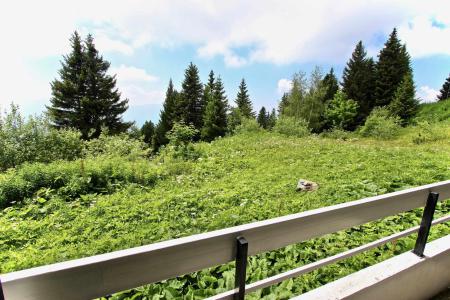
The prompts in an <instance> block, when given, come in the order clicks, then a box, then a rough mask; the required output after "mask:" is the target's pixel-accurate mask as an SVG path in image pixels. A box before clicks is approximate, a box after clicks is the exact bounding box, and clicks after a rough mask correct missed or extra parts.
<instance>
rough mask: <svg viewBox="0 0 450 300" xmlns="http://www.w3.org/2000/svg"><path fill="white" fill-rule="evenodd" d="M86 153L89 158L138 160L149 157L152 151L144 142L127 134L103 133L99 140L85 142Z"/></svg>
mask: <svg viewBox="0 0 450 300" xmlns="http://www.w3.org/2000/svg"><path fill="white" fill-rule="evenodd" d="M84 153H85V155H86V156H87V157H95V156H99V155H108V156H121V157H124V156H128V157H130V158H136V157H145V156H148V154H149V153H150V149H149V148H148V145H147V144H146V143H145V142H144V141H142V140H140V139H135V138H133V137H131V136H130V135H128V134H126V133H122V134H119V135H106V133H105V132H102V134H101V135H100V136H99V137H98V138H97V139H92V140H89V141H85V142H84Z"/></svg>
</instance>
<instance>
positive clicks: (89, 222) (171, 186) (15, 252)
mask: <svg viewBox="0 0 450 300" xmlns="http://www.w3.org/2000/svg"><path fill="white" fill-rule="evenodd" d="M195 148H196V149H197V151H199V153H201V155H200V158H199V159H198V160H197V161H179V160H173V159H169V158H167V157H163V158H161V157H160V158H157V159H155V160H154V161H148V160H145V159H139V158H117V157H116V158H111V157H108V158H106V157H105V158H98V159H96V160H86V161H74V162H64V161H61V162H55V163H52V164H50V165H47V166H45V167H44V166H39V165H25V166H23V167H22V168H21V169H19V170H17V171H14V172H13V173H11V174H4V175H3V179H2V178H0V185H1V184H2V180H3V182H6V181H8V180H10V179H11V178H13V177H14V178H15V180H17V182H19V183H20V184H22V185H20V184H19V183H18V186H24V187H30V186H32V185H31V183H33V184H35V182H36V180H39V182H40V185H36V186H38V187H39V190H38V191H37V192H33V193H32V196H29V197H27V198H26V199H25V200H24V201H25V202H24V203H23V204H20V203H18V204H15V205H13V206H11V207H9V208H6V209H4V210H2V211H0V272H1V273H4V272H10V271H14V270H19V269H24V268H29V267H32V266H38V265H43V264H49V263H53V262H58V261H64V260H68V259H73V258H78V257H83V256H89V255H94V254H98V253H105V252H109V251H114V250H118V249H124V248H129V247H134V246H139V245H144V244H149V243H152V242H156V241H161V240H167V239H171V238H177V237H181V236H187V235H191V234H195V233H200V232H206V231H210V230H214V229H219V228H225V227H229V226H234V225H238V224H244V223H249V222H253V221H256V220H264V219H267V218H272V217H277V216H281V215H286V214H290V213H296V212H300V211H306V210H309V209H314V208H318V207H322V206H328V205H333V204H337V203H342V202H346V201H351V200H356V199H359V198H362V197H367V196H373V195H377V194H383V193H388V192H392V191H396V190H399V189H404V188H407V187H411V186H418V185H423V184H427V183H431V182H436V181H441V180H446V179H450V168H449V167H448V166H450V141H449V140H446V139H440V140H437V141H433V142H427V143H423V144H420V145H416V144H414V143H412V142H411V141H407V142H405V141H403V140H402V139H400V140H397V141H375V140H367V139H352V140H348V141H342V140H332V139H325V138H319V137H315V136H312V137H308V138H302V139H299V138H289V137H284V136H280V135H276V134H272V133H249V134H241V135H236V136H232V137H227V138H223V139H219V140H217V141H215V142H213V143H211V144H207V143H200V144H197V145H196V146H195ZM27 168H28V169H27ZM77 168H82V174H83V176H82V178H84V179H86V181H88V187H89V188H88V189H87V190H86V194H80V192H79V190H80V188H79V185H80V184H82V182H81V181H79V180H78V179H77V180H78V181H77V180H75V179H76V178H79V176H80V175H74V176H73V178H68V179H67V183H66V181H64V184H60V185H58V187H56V186H55V185H54V182H55V180H59V181H61V180H62V179H60V177H58V176H56V175H55V176H56V177H55V178H56V179H55V178H54V177H52V176H53V175H52V174H54V173H55V172H57V170H59V169H61V170H66V171H65V172H66V173H67V172H69V171H67V170H74V169H77ZM105 170H108V172H106V171H105ZM70 172H74V171H70ZM99 173H101V174H108V175H104V176H105V178H103V177H100V176H99V175H98V174H99ZM118 173H123V174H127V175H126V176H125V175H124V176H119V175H120V174H118ZM74 174H75V173H74ZM77 176H78V177H77ZM42 178H49V179H48V181H46V182H41V179H42ZM51 178H53V179H51ZM58 178H59V179H58ZM74 178H75V179H74ZM148 178H151V179H148ZM299 178H305V179H309V180H312V181H315V182H317V183H318V184H319V186H320V187H319V189H318V190H317V191H315V192H310V193H299V192H296V191H295V187H296V184H297V180H298V179H299ZM100 179H101V180H100ZM64 180H65V179H64ZM80 180H81V179H80ZM102 180H103V181H104V180H106V181H108V180H109V181H111V183H110V184H105V186H107V187H108V188H104V187H103V185H102V189H100V188H99V189H98V190H96V189H95V188H96V186H95V185H97V184H101V183H102V182H103V181H102ZM8 182H10V181H8ZM77 185H78V186H77ZM111 186H112V187H113V188H110V187H111ZM94 190H95V192H94ZM73 191H77V193H75V192H73ZM449 211H450V204H448V203H447V204H445V205H444V204H442V205H440V206H439V208H438V211H437V215H442V214H444V213H448V212H449ZM420 215H421V213H420V211H417V212H410V213H406V214H403V215H401V216H393V217H389V218H386V219H385V220H382V221H378V222H374V223H372V224H367V225H364V226H360V227H358V228H354V229H349V230H346V231H343V232H339V233H336V234H333V235H328V236H325V237H323V238H319V239H316V240H312V241H307V242H303V243H300V244H297V245H292V246H288V247H286V248H283V249H281V250H279V251H274V252H270V253H267V254H263V255H259V257H258V260H256V259H251V260H250V263H249V274H251V275H250V277H249V278H248V281H249V282H252V281H256V280H259V279H262V278H265V277H267V276H271V275H274V274H276V273H279V272H281V271H285V270H288V269H292V268H294V267H296V266H299V265H302V264H305V263H308V262H312V261H315V260H317V259H320V258H323V257H326V256H329V255H332V254H335V253H338V252H341V251H343V250H345V249H348V248H352V247H356V246H358V245H361V244H363V243H366V242H369V241H372V240H375V239H377V238H379V237H381V236H385V235H388V234H389V233H392V232H396V231H400V230H402V229H406V228H408V227H410V226H412V225H415V224H418V222H419V220H420ZM449 233H450V225H446V224H443V225H440V226H436V227H435V228H433V232H432V238H436V237H438V236H442V235H444V234H449ZM413 241H414V237H410V238H406V239H402V240H400V241H398V242H397V243H396V244H395V245H392V244H388V245H386V246H383V247H380V248H378V249H375V250H373V251H369V252H367V253H364V254H361V255H358V256H356V257H354V258H350V259H347V260H345V261H343V262H340V263H338V264H334V265H331V266H329V267H326V268H322V269H320V270H318V271H315V272H312V273H310V274H307V275H305V276H302V277H299V278H296V279H294V280H289V281H286V282H284V283H282V284H281V285H279V286H274V287H271V288H266V289H264V290H262V291H259V292H257V293H254V294H253V295H251V296H250V297H251V298H254V299H259V298H263V297H265V298H266V299H284V298H287V297H290V296H292V295H296V294H299V293H301V292H305V291H307V290H310V289H312V288H314V287H317V286H319V285H320V284H323V283H326V282H328V281H330V280H333V279H336V278H338V277H341V276H344V275H346V274H349V273H351V272H353V271H355V270H358V269H360V268H363V267H365V266H368V265H370V264H373V263H376V262H377V261H380V260H383V259H385V258H387V257H389V256H391V255H394V254H397V253H401V252H403V251H406V250H407V249H410V248H411V247H412V245H413ZM233 276H234V275H233V269H232V266H231V265H226V266H221V267H217V268H212V269H210V270H204V271H202V272H198V273H194V274H190V275H186V276H183V277H180V278H178V279H173V280H169V281H167V282H164V283H159V284H153V285H150V286H146V287H143V288H139V289H136V290H133V291H130V292H127V293H124V294H122V295H121V296H118V295H117V296H115V297H117V298H118V299H119V298H120V299H123V297H127V295H135V297H138V296H139V295H141V296H142V297H143V296H144V295H155V294H156V295H160V299H172V298H171V297H173V298H180V299H181V298H182V297H183V296H182V295H185V296H186V295H187V296H186V297H188V296H189V297H191V296H192V297H194V296H195V297H198V298H202V297H206V296H211V295H213V294H215V293H217V292H221V291H224V290H226V289H230V288H231V287H232V285H233V282H234V280H233V278H232V277H233ZM221 278H224V279H221ZM141 296H139V297H141ZM121 297H122V298H121ZM137 299H141V298H137Z"/></svg>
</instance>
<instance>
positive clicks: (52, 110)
mask: <svg viewBox="0 0 450 300" xmlns="http://www.w3.org/2000/svg"><path fill="white" fill-rule="evenodd" d="M71 44H72V53H71V54H69V55H68V56H65V57H64V61H63V63H62V69H61V70H60V72H59V73H60V77H61V79H60V80H55V81H53V82H52V84H51V87H52V98H51V99H50V102H51V106H50V107H47V109H48V114H49V116H50V118H51V120H52V121H53V123H54V125H55V127H57V128H66V127H73V128H76V129H79V130H80V132H81V137H82V138H83V139H91V138H97V137H98V136H99V135H100V133H101V129H102V127H105V128H107V130H108V132H109V133H112V134H115V133H119V132H125V131H126V130H127V129H128V128H129V127H130V126H131V125H132V124H133V123H129V122H123V121H122V114H123V113H124V112H125V111H126V110H127V109H128V99H124V100H121V94H120V92H119V91H118V89H117V88H116V78H115V76H110V75H108V74H107V71H108V69H109V66H110V63H109V62H107V61H105V60H104V59H103V57H102V56H101V55H99V53H98V51H97V49H96V48H95V45H94V39H93V37H92V36H91V35H88V37H87V38H86V40H85V42H84V47H83V46H82V45H81V42H80V37H79V35H78V34H77V33H76V32H75V33H74V34H73V36H72V39H71Z"/></svg>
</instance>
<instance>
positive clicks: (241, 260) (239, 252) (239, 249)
mask: <svg viewBox="0 0 450 300" xmlns="http://www.w3.org/2000/svg"><path fill="white" fill-rule="evenodd" d="M247 254H248V242H247V240H246V239H245V238H244V237H242V236H239V237H237V238H236V274H235V277H234V279H235V281H234V285H235V287H236V288H238V289H239V291H238V293H237V294H234V299H235V300H244V297H245V275H246V268H247Z"/></svg>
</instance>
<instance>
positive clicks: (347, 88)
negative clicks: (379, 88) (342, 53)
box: [342, 41, 375, 125]
mask: <svg viewBox="0 0 450 300" xmlns="http://www.w3.org/2000/svg"><path fill="white" fill-rule="evenodd" d="M366 55H367V53H366V50H365V49H364V46H363V44H362V41H359V42H358V44H357V45H356V47H355V50H354V51H353V53H352V57H351V58H350V60H349V61H348V62H347V65H346V67H345V69H344V73H343V75H342V79H343V82H342V90H343V92H344V93H345V94H346V95H347V97H348V98H350V99H353V100H354V101H356V102H357V103H358V107H359V109H358V114H357V116H356V118H355V120H356V124H355V125H358V124H361V123H363V122H364V120H365V119H366V118H367V116H368V115H369V114H370V111H371V110H372V108H373V107H374V103H373V102H374V100H373V97H374V95H373V93H374V87H375V86H374V75H375V70H374V63H373V60H372V58H367V57H366Z"/></svg>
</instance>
